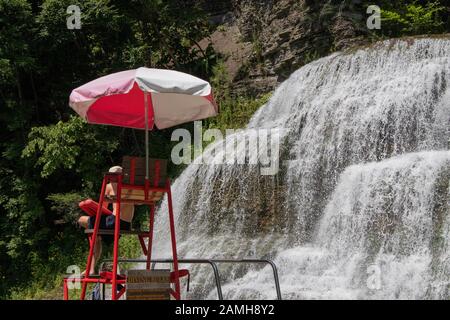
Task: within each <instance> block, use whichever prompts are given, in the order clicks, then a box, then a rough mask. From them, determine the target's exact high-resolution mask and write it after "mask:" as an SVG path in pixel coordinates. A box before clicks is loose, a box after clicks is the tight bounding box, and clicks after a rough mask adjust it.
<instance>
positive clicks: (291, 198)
mask: <svg viewBox="0 0 450 320" xmlns="http://www.w3.org/2000/svg"><path fill="white" fill-rule="evenodd" d="M449 83H450V40H447V39H416V40H395V41H385V42H381V43H377V44H375V45H374V46H372V47H369V48H364V49H359V50H357V51H355V52H344V53H335V54H333V55H331V56H329V57H326V58H323V59H320V60H317V61H315V62H312V63H310V64H308V65H306V66H304V67H302V68H300V69H299V70H297V71H296V72H295V73H293V74H292V75H291V77H290V78H289V79H287V80H286V81H285V82H284V83H283V84H281V85H280V86H279V88H278V89H277V90H276V91H275V92H274V94H273V96H272V98H271V99H270V101H269V102H268V103H267V104H266V105H264V106H263V107H261V108H260V109H259V110H258V111H257V112H256V113H255V115H254V116H253V118H252V119H251V121H250V123H249V124H248V126H247V128H245V129H243V130H242V131H240V132H237V133H235V134H234V135H232V136H227V137H226V139H225V140H224V141H216V142H215V143H213V144H211V145H210V146H208V148H207V149H206V150H205V152H204V153H205V154H207V155H210V157H212V158H219V157H223V152H222V150H223V148H222V146H223V145H224V143H229V142H230V141H231V143H234V142H233V141H246V139H248V136H249V134H248V133H249V132H251V131H252V130H256V129H260V130H261V129H262V128H265V129H279V130H281V131H282V132H283V135H282V139H281V148H280V151H279V156H280V160H279V171H278V173H277V174H275V175H272V176H271V175H261V170H260V169H261V166H260V165H258V164H232V163H231V164H227V163H225V164H209V165H206V164H191V165H189V166H188V167H187V168H186V170H184V172H183V173H182V174H181V175H180V177H178V178H177V180H176V181H175V183H174V185H173V188H172V193H173V203H174V210H175V218H176V229H177V237H178V249H179V255H180V256H181V257H189V258H200V257H208V258H245V257H266V258H271V259H273V260H274V261H275V262H276V263H277V265H278V267H279V272H280V281H281V290H282V293H283V297H284V298H293V299H303V298H305V299H327V298H343V299H355V298H363V299H364V298H380V299H384V298H409V299H413V298H431V299H437V298H441V299H448V297H449V293H448V286H449V282H448V281H449V279H450V261H449V259H450V252H449V245H448V242H449V230H450V223H449V220H450V214H449V213H450V208H449V199H450V187H449V180H450V152H449V151H446V150H447V149H448V144H449V141H450V131H449V130H450V129H449V128H450V126H449V125H450V87H449V86H448V84H449ZM244 146H247V148H244V147H242V146H241V147H237V148H235V150H234V151H233V150H231V151H227V152H231V153H233V152H234V153H235V156H240V157H244V158H248V157H251V156H252V155H255V154H258V152H260V150H258V148H257V146H256V145H255V144H252V143H248V144H245V143H244ZM272 151H273V150H272ZM219 162H220V161H219ZM165 208H166V203H163V204H162V206H161V209H160V210H159V211H158V214H157V218H156V239H155V250H156V252H155V254H156V255H155V257H159V258H165V257H170V254H169V253H170V249H169V246H170V241H169V238H168V234H167V231H168V221H167V214H166V212H165ZM190 269H191V270H192V273H193V277H192V280H193V284H192V288H193V290H192V292H191V293H190V294H189V295H188V298H189V297H194V298H211V299H214V298H216V296H215V291H214V283H213V279H212V274H211V271H210V269H208V267H198V266H191V267H190ZM220 271H221V274H222V277H223V279H224V282H225V285H224V288H223V290H224V295H225V297H226V298H274V297H275V289H274V287H273V281H272V278H271V273H270V269H269V268H267V267H266V268H262V269H261V267H256V266H225V265H224V266H222V267H221V268H220Z"/></svg>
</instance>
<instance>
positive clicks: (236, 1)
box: [206, 0, 367, 95]
mask: <svg viewBox="0 0 450 320" xmlns="http://www.w3.org/2000/svg"><path fill="white" fill-rule="evenodd" d="M212 8H214V7H207V8H206V9H207V10H209V12H211V17H212V19H211V20H212V22H213V23H216V24H221V26H220V27H219V28H218V29H217V30H216V31H215V32H214V33H213V34H212V35H211V42H212V44H213V46H214V47H215V49H216V50H217V51H218V52H219V53H221V54H223V55H224V56H225V59H226V61H225V64H226V66H227V69H228V70H229V73H230V77H231V80H232V82H233V88H234V91H235V92H238V93H241V94H250V95H255V94H259V93H264V92H267V91H271V90H273V89H274V88H275V87H276V86H277V85H278V84H279V83H280V82H281V81H283V80H285V79H286V78H287V77H288V76H289V75H290V74H291V73H292V72H293V71H295V70H296V69H298V68H299V67H300V66H302V65H304V64H305V63H308V62H310V61H311V60H314V59H317V58H319V57H322V56H324V55H326V54H329V53H330V52H333V51H336V50H342V49H346V48H348V47H351V46H353V45H360V44H363V43H364V42H365V34H366V31H367V30H366V29H365V19H366V14H365V12H366V10H365V7H364V6H363V5H362V4H361V1H358V0H354V1H342V0H340V1H336V0H335V1H333V0H331V1H314V0H278V1H274V0H231V1H229V2H227V1H220V6H218V7H215V8H216V9H214V10H213V11H210V10H212ZM217 8H220V10H217Z"/></svg>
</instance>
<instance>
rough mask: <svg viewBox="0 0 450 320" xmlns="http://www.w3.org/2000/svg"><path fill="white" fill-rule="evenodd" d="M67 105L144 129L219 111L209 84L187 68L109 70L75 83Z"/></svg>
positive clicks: (97, 118) (90, 118)
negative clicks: (91, 78) (107, 72)
mask: <svg viewBox="0 0 450 320" xmlns="http://www.w3.org/2000/svg"><path fill="white" fill-rule="evenodd" d="M69 105H70V106H71V107H72V108H73V109H74V110H75V111H76V112H77V113H78V114H79V115H80V116H81V117H83V118H84V119H86V121H87V122H89V123H95V124H105V125H113V126H120V127H127V128H135V129H145V147H146V148H145V157H146V159H147V161H146V177H147V178H148V154H149V151H148V131H149V130H152V129H153V128H154V126H156V127H157V128H158V129H164V128H169V127H173V126H175V125H178V124H181V123H185V122H190V121H194V120H200V119H205V118H209V117H212V116H215V115H217V114H218V111H219V110H218V107H217V104H216V103H215V101H214V97H213V95H212V91H211V85H210V84H209V83H208V82H206V81H204V80H202V79H199V78H197V77H194V76H191V75H189V74H186V73H182V72H178V71H173V70H161V69H150V68H138V69H134V70H128V71H122V72H117V73H113V74H110V75H107V76H104V77H101V78H98V79H96V80H93V81H91V82H88V83H86V84H84V85H82V86H81V87H78V88H76V89H74V90H73V91H72V93H71V94H70V99H69Z"/></svg>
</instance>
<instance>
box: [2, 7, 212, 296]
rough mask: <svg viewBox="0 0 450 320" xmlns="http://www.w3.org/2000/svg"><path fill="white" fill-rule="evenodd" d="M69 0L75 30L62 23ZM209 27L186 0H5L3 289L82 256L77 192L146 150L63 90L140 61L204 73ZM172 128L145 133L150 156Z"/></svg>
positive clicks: (44, 276) (137, 138)
mask: <svg viewBox="0 0 450 320" xmlns="http://www.w3.org/2000/svg"><path fill="white" fill-rule="evenodd" d="M73 4H76V5H79V7H80V8H81V13H82V20H81V22H82V25H81V29H80V30H69V29H68V28H67V26H66V19H67V17H68V16H69V14H67V12H66V10H67V7H68V6H69V5H73ZM209 32H210V26H209V25H208V23H207V19H206V18H205V15H204V13H203V12H202V11H201V10H200V9H199V8H198V7H197V6H196V5H195V3H193V2H192V1H181V0H170V1H160V0H152V1H139V0H133V1H120V0H111V1H107V0H88V1H74V0H46V1H25V0H1V1H0V43H1V45H0V66H1V67H0V115H1V117H0V134H1V142H0V151H1V155H2V156H1V160H0V161H1V163H0V213H1V214H0V232H1V234H0V260H1V264H0V296H3V297H5V296H7V295H8V294H10V292H11V288H13V287H19V289H20V286H25V285H26V283H27V282H28V281H31V280H33V281H37V279H40V282H39V286H44V285H45V284H46V283H48V284H49V285H50V286H51V285H53V283H52V281H53V279H54V274H55V272H59V273H61V272H64V270H65V268H66V267H67V266H68V265H70V264H73V263H76V262H79V261H80V259H84V250H85V248H86V242H85V241H86V240H84V237H83V236H82V233H81V232H80V231H79V230H77V229H76V228H75V227H74V225H73V222H74V221H75V218H76V217H77V216H78V215H79V214H80V212H79V210H78V209H77V203H78V201H79V200H80V199H82V198H84V197H87V196H91V197H95V195H96V193H97V192H98V187H99V186H98V184H99V181H100V178H101V174H102V172H103V171H105V170H106V169H107V168H108V167H109V166H111V165H113V164H117V163H120V158H121V156H122V155H124V154H142V151H143V134H142V133H141V132H135V131H133V130H130V129H122V128H112V127H104V126H91V125H87V124H86V123H85V122H84V121H83V120H82V119H80V118H79V117H77V116H74V113H73V112H72V111H71V109H70V108H69V107H68V104H67V102H68V96H69V93H70V91H71V90H72V89H73V88H75V87H77V86H79V85H81V84H82V83H85V82H87V81H89V80H92V79H94V78H97V77H99V76H101V75H104V74H107V73H111V72H115V71H120V70H124V69H131V68H136V67H140V66H149V67H159V68H176V69H178V70H182V71H186V72H190V73H192V74H195V75H197V76H200V77H207V76H208V75H209V74H210V72H211V67H212V64H213V62H214V61H215V59H216V57H215V55H214V52H213V50H212V49H211V47H208V48H206V49H205V48H203V49H202V48H201V47H200V46H199V45H198V42H197V41H199V40H200V39H202V38H204V37H205V36H206V35H208V34H209ZM170 133H171V132H170V131H168V130H165V131H161V132H155V133H152V134H151V141H152V145H151V154H152V155H153V156H167V155H168V154H170V153H169V152H170ZM171 169H172V173H175V172H174V171H175V170H173V169H174V168H171ZM175 169H176V168H175ZM55 222H57V224H55ZM30 294H31V295H32V294H33V293H30Z"/></svg>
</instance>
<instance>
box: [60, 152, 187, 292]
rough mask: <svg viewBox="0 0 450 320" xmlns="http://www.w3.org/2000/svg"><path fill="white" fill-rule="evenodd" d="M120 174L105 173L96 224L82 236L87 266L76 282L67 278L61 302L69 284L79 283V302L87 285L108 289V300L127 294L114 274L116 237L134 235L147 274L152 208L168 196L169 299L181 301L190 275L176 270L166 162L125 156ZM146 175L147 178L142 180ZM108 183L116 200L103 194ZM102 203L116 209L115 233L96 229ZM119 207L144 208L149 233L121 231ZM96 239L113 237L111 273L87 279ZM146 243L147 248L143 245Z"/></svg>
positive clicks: (122, 278) (120, 277)
mask: <svg viewBox="0 0 450 320" xmlns="http://www.w3.org/2000/svg"><path fill="white" fill-rule="evenodd" d="M122 169H123V171H122V173H105V174H104V177H103V181H102V187H101V191H100V198H99V201H98V207H97V208H98V209H97V212H96V220H95V225H94V229H87V230H85V233H86V234H87V235H88V239H89V255H88V259H87V263H86V272H85V276H81V277H79V278H74V277H69V278H65V279H64V299H65V300H67V299H69V290H68V283H69V282H81V284H82V290H81V297H80V298H81V299H82V300H84V299H85V296H86V289H87V285H88V283H100V284H110V285H111V290H112V294H111V299H112V300H117V299H119V298H120V297H121V296H123V294H124V293H125V292H126V280H127V279H126V275H122V274H117V270H118V268H117V265H118V261H119V235H121V234H122V235H137V236H138V238H139V242H140V245H141V248H142V252H143V254H144V255H145V256H146V262H147V263H146V269H147V270H150V267H151V257H152V241H153V227H154V219H155V205H156V202H158V201H159V200H161V199H162V198H163V196H164V194H167V204H168V213H169V226H170V236H171V244H172V256H173V271H171V273H170V283H171V285H170V289H169V291H170V292H169V293H170V295H171V296H172V297H173V298H175V299H177V300H178V299H180V295H181V293H180V276H186V275H189V272H188V271H187V270H179V269H178V256H177V246H176V237H175V223H174V216H173V206H172V194H171V189H170V180H169V179H168V178H167V160H164V159H149V161H148V162H147V163H146V162H145V159H144V158H138V157H130V156H125V157H124V158H123V161H122ZM145 172H148V173H149V174H148V177H146V176H145ZM108 183H116V184H117V192H116V196H106V195H105V190H106V185H107V184H108ZM105 203H114V204H115V205H116V208H117V213H116V217H115V229H114V230H105V229H99V226H100V217H101V215H102V212H103V211H105V209H104V204H105ZM122 203H132V204H134V205H146V206H148V207H149V229H148V231H139V230H131V231H128V230H127V231H125V230H120V206H121V204H122ZM98 235H114V245H113V259H112V261H113V267H112V272H103V273H100V275H99V276H94V275H90V274H89V271H90V269H91V263H92V257H93V254H94V246H95V241H96V239H97V236H98ZM145 239H147V244H145ZM172 285H174V287H175V288H174V289H173V288H172Z"/></svg>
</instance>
